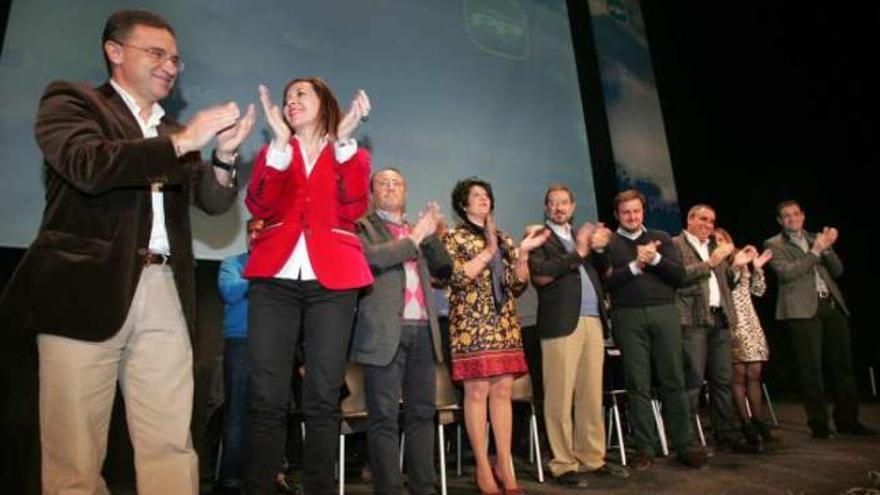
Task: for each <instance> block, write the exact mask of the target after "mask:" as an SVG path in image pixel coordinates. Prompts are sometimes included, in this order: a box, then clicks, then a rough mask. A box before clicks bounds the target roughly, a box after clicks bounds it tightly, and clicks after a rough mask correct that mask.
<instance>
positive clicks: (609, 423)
mask: <svg viewBox="0 0 880 495" xmlns="http://www.w3.org/2000/svg"><path fill="white" fill-rule="evenodd" d="M602 412H603V414H604V415H605V436H606V437H608V438H606V439H605V448H608V449H610V448H612V447H614V445H612V444H611V438H612V436H613V435H614V415H613V413H612V410H611V408H610V407H603V408H602Z"/></svg>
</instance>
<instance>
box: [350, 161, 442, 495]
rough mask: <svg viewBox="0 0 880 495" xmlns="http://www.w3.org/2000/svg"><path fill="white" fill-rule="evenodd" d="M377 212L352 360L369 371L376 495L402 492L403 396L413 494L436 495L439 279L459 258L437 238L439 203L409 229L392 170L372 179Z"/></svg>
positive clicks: (399, 182)
mask: <svg viewBox="0 0 880 495" xmlns="http://www.w3.org/2000/svg"><path fill="white" fill-rule="evenodd" d="M370 190H371V192H372V197H373V206H374V208H373V210H372V211H371V212H370V213H369V214H367V215H366V216H365V217H363V218H362V219H360V220H358V222H357V230H358V236H359V237H360V238H361V241H362V242H363V245H364V250H365V252H366V256H367V261H368V262H369V264H370V268H371V270H372V272H373V276H374V281H373V285H372V286H371V287H369V288H367V289H365V290H364V292H363V294H362V295H361V298H360V301H359V303H358V316H357V323H356V324H355V331H354V337H353V340H352V347H351V360H352V361H355V362H358V363H361V364H363V365H364V387H365V393H366V400H367V410H368V415H369V417H368V426H367V435H368V445H369V449H370V464H371V466H372V469H373V476H374V480H373V489H374V491H375V493H402V492H403V482H402V479H401V475H400V465H399V458H400V450H399V445H400V443H399V438H398V431H399V428H398V423H397V418H398V413H399V410H400V405H399V404H400V399H401V397H402V398H403V417H404V425H403V430H404V432H405V433H406V445H407V447H406V466H407V474H408V476H407V479H408V488H409V493H412V494H414V495H423V494H431V493H434V478H435V477H434V414H435V410H436V408H435V405H434V404H435V390H436V363H437V362H442V361H443V352H442V349H441V347H440V346H441V342H442V341H441V339H440V328H439V326H438V324H437V308H436V307H435V304H434V298H433V297H432V292H431V278H432V277H433V278H437V279H441V280H442V279H446V278H448V277H449V276H450V274H451V273H452V260H451V259H450V257H449V254H448V253H447V252H446V249H445V247H444V246H443V243H442V242H441V241H440V238H439V236H438V235H437V232H436V231H437V226H438V224H439V223H441V222H442V220H443V217H442V215H441V214H440V209H439V207H438V206H437V204H436V203H429V204H428V209H427V211H425V212H422V213H421V214H420V215H419V219H418V220H417V221H416V223H415V224H414V225H410V224H409V223H407V221H406V219H405V217H404V212H405V209H406V181H405V180H404V178H403V175H402V174H401V173H400V171H398V170H396V169H393V168H385V169H382V170H379V171H377V172H376V173H375V174H373V177H372V179H371V181H370Z"/></svg>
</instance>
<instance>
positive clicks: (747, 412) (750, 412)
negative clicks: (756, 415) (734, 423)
mask: <svg viewBox="0 0 880 495" xmlns="http://www.w3.org/2000/svg"><path fill="white" fill-rule="evenodd" d="M746 414H747V415H748V416H749V418H751V417H752V404H751V403H749V399H746Z"/></svg>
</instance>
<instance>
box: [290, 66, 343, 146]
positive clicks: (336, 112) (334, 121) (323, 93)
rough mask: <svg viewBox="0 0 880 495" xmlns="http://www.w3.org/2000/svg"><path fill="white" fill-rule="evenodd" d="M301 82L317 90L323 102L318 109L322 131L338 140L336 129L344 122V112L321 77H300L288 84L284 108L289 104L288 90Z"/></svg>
mask: <svg viewBox="0 0 880 495" xmlns="http://www.w3.org/2000/svg"><path fill="white" fill-rule="evenodd" d="M299 82H307V83H309V84H311V85H312V89H314V90H315V94H317V95H318V99H319V100H320V101H321V105H320V107H318V120H319V121H320V122H321V130H322V131H323V132H324V133H325V134H329V135H330V137H331V138H333V139H336V128H337V127H339V122H340V121H341V120H342V110H341V109H340V108H339V102H338V101H336V96H335V95H334V94H333V91H332V90H331V89H330V86H328V85H327V83H326V82H324V80H323V79H321V78H320V77H316V76H312V77H298V78H296V79H293V80H291V81H290V82H289V83H287V85H286V86H284V93H283V94H282V95H281V102H282V106H283V105H286V104H287V90H289V89H290V87H291V86H293V85H294V84H296V83H299ZM288 125H290V124H288ZM291 130H292V129H291Z"/></svg>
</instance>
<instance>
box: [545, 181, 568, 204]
mask: <svg viewBox="0 0 880 495" xmlns="http://www.w3.org/2000/svg"><path fill="white" fill-rule="evenodd" d="M556 191H565V192H567V193H568V199H569V201H571V202H572V203H574V191H572V190H571V188H570V187H568V186H566V185H565V184H563V183H561V182H557V183H555V184H550V187H548V188H547V192H545V193H544V206H547V201H550V193H553V192H556Z"/></svg>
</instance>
